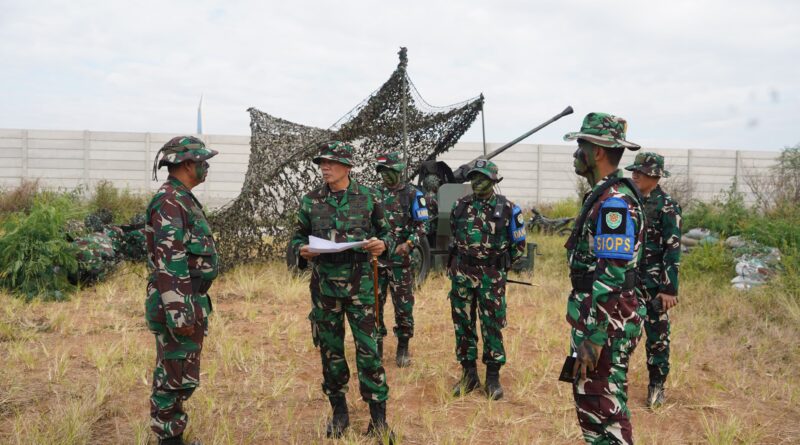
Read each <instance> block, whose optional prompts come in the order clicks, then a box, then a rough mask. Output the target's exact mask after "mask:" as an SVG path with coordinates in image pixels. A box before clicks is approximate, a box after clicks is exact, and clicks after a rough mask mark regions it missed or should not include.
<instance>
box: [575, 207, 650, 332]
mask: <svg viewBox="0 0 800 445" xmlns="http://www.w3.org/2000/svg"><path fill="white" fill-rule="evenodd" d="M595 215H597V216H596V220H595V221H593V223H594V224H595V227H596V229H595V236H594V246H593V249H594V252H595V256H596V257H597V265H596V267H595V272H594V284H593V285H592V302H591V308H590V310H589V319H588V320H586V328H587V330H588V331H589V332H588V335H587V338H588V339H589V340H590V341H591V342H592V343H594V344H598V345H603V344H605V342H606V340H607V339H608V332H607V330H608V323H609V312H612V311H613V310H614V308H615V307H616V306H617V304H618V300H619V296H620V294H621V293H622V291H623V288H622V287H623V285H624V283H625V271H626V270H627V269H628V265H629V264H630V262H631V261H632V260H634V255H635V251H636V239H637V234H638V233H639V230H640V227H641V221H640V220H639V218H640V216H641V215H640V214H639V212H636V211H635V209H634V208H633V205H632V204H630V203H628V202H627V201H626V200H624V199H622V198H620V197H612V198H609V199H607V200H605V201H604V202H603V203H602V204H601V205H600V208H599V209H598V212H597V213H596V214H595ZM633 268H634V269H635V265H634V267H633Z"/></svg>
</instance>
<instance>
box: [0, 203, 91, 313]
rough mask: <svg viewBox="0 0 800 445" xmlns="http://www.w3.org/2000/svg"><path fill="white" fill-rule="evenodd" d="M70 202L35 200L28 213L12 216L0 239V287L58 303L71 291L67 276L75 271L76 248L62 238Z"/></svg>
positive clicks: (7, 221) (70, 206) (69, 213)
mask: <svg viewBox="0 0 800 445" xmlns="http://www.w3.org/2000/svg"><path fill="white" fill-rule="evenodd" d="M72 208H73V207H72V201H71V200H70V199H69V198H68V197H61V198H58V199H55V200H53V201H48V200H43V199H36V200H35V201H34V203H33V206H32V207H31V209H30V213H28V214H25V213H22V212H18V213H14V214H12V215H11V216H10V217H9V218H8V219H7V220H6V221H5V222H4V223H3V232H4V233H3V236H2V237H0V285H2V286H4V287H6V288H8V289H9V290H11V291H12V292H14V293H16V294H18V295H21V296H23V297H25V298H26V299H28V300H30V299H32V298H35V297H37V296H38V297H41V298H44V299H54V300H62V299H65V298H66V297H67V294H68V293H69V292H71V291H72V290H74V288H73V286H72V285H71V284H70V283H69V281H68V278H67V275H68V274H70V273H74V272H76V271H77V268H78V261H77V258H76V255H77V249H76V248H75V247H73V246H72V245H71V244H70V243H69V242H68V241H67V240H66V238H65V234H64V225H65V224H66V222H67V220H68V219H69V218H70V217H72V216H73V215H72V214H71V212H74V210H70V209H72Z"/></svg>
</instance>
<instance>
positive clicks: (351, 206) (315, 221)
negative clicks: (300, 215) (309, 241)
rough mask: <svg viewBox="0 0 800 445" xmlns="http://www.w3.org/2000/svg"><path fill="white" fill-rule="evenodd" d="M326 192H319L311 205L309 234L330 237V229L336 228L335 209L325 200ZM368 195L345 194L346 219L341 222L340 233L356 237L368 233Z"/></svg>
mask: <svg viewBox="0 0 800 445" xmlns="http://www.w3.org/2000/svg"><path fill="white" fill-rule="evenodd" d="M327 197H328V193H320V194H319V195H318V196H316V197H315V200H314V203H313V204H312V206H311V235H313V236H316V237H318V238H323V239H330V238H331V230H335V229H336V221H335V218H336V209H335V208H334V207H333V206H332V205H330V204H329V203H328V202H326V199H327ZM368 204H369V197H368V196H367V195H365V194H361V193H348V195H347V207H348V210H347V221H346V223H345V224H341V226H342V229H341V233H342V234H350V235H352V236H353V237H355V238H358V239H366V238H367V236H368V235H369V228H370V214H371V211H370V209H369V205H368Z"/></svg>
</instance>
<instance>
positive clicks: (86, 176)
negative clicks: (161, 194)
mask: <svg viewBox="0 0 800 445" xmlns="http://www.w3.org/2000/svg"><path fill="white" fill-rule="evenodd" d="M173 136H175V135H173V134H163V133H122V132H92V131H53V130H15V129H8V130H3V129H0V186H2V187H13V186H16V185H19V184H20V183H21V182H22V180H23V179H28V180H33V179H39V180H40V182H41V184H43V185H45V186H48V187H55V188H57V187H62V188H73V187H76V186H78V185H81V184H84V185H86V186H88V187H89V188H92V187H93V186H94V185H95V184H96V183H97V182H98V181H100V180H110V181H113V182H114V184H115V185H117V186H119V187H127V188H129V189H131V190H137V191H142V192H149V191H154V190H156V189H157V188H158V186H159V184H160V181H159V182H156V181H152V180H151V174H152V173H151V169H152V162H153V157H154V156H155V154H156V152H157V151H158V149H159V148H160V147H161V146H162V145H163V144H164V143H165V142H166V141H167V140H169V139H170V138H172V137H173ZM202 138H203V140H205V141H206V143H207V144H208V145H209V146H211V147H213V148H214V149H216V150H219V152H220V154H219V156H217V157H216V158H214V160H213V163H212V169H211V173H210V175H209V180H208V181H207V182H206V183H204V184H203V185H201V186H199V187H198V190H196V191H197V195H198V197H199V198H200V199H201V200H202V201H203V202H206V203H208V204H209V205H211V206H212V207H213V206H219V205H222V204H224V203H226V202H228V201H230V200H231V199H233V198H235V197H236V196H237V195H238V194H239V190H240V189H241V186H242V183H243V181H244V174H245V172H246V171H247V163H248V159H249V156H250V137H249V136H231V135H203V136H202ZM487 145H488V146H487V149H488V151H489V152H491V151H492V150H494V149H495V148H497V147H499V146H500V145H501V144H487ZM574 150H575V146H574V145H535V144H519V145H517V146H515V147H513V148H511V149H509V150H508V151H506V152H505V153H503V154H501V155H500V156H498V157H497V158H495V161H496V162H497V164H498V166H499V168H500V174H501V175H502V176H503V177H504V178H505V179H504V180H503V182H502V183H501V184H500V185H501V190H502V192H503V193H504V194H506V195H507V196H508V197H509V198H510V199H511V200H513V201H515V202H517V203H519V204H521V205H523V206H530V205H536V204H542V203H547V202H552V201H557V200H559V199H563V198H571V197H576V196H577V184H578V177H577V176H576V175H575V174H574V173H573V170H572V153H573V152H574ZM648 150H650V151H656V152H658V153H661V154H663V155H664V156H665V157H666V161H667V169H668V170H670V171H671V172H672V173H673V176H676V179H678V180H681V179H685V178H686V177H687V175H688V178H690V179H691V182H692V183H693V186H694V195H693V196H694V198H697V199H701V200H710V199H713V198H714V197H715V196H717V195H719V193H720V192H721V191H724V190H726V189H727V188H728V187H730V185H731V184H732V182H733V181H734V179H737V180H738V184H739V186H740V190H742V191H743V192H744V193H745V196H746V198H747V199H748V200H749V201H752V199H753V197H752V196H751V195H750V193H749V189H748V188H747V184H746V180H745V177H746V176H747V175H758V174H764V173H765V172H766V171H767V169H768V168H769V166H771V165H773V164H774V163H775V159H776V158H777V156H778V154H779V153H778V152H774V151H772V152H767V151H734V150H704V149H689V150H687V149H668V148H652V149H648ZM481 154H483V145H482V144H480V143H459V144H457V145H456V146H455V147H454V148H453V149H452V150H451V151H450V152H449V153H446V154H445V155H444V156H443V159H444V160H445V161H447V163H448V164H449V165H450V166H451V167H453V168H455V167H458V166H459V165H460V164H462V163H464V162H466V161H468V160H470V159H473V158H475V157H477V156H479V155H481ZM634 156H635V153H633V152H627V153H626V154H625V157H624V158H623V160H622V164H623V165H627V164H629V163H631V162H632V161H633V157H634ZM166 175H167V173H166V171H165V170H163V169H162V170H161V171H160V172H159V178H160V179H164V178H165V177H166Z"/></svg>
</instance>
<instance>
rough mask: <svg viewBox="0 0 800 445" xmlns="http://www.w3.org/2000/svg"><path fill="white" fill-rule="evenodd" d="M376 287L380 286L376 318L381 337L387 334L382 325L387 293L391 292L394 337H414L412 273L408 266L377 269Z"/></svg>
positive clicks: (384, 326)
mask: <svg viewBox="0 0 800 445" xmlns="http://www.w3.org/2000/svg"><path fill="white" fill-rule="evenodd" d="M378 285H379V286H380V296H381V313H380V314H379V316H378V319H379V320H378V321H379V323H380V328H379V329H378V332H379V333H380V335H381V338H382V337H385V336H386V334H387V333H388V332H387V331H386V325H385V324H384V323H383V319H384V316H383V314H384V307H385V306H386V299H387V296H388V295H387V294H388V291H391V292H392V305H393V306H394V329H393V331H394V335H395V336H396V337H398V338H411V337H413V336H414V273H413V271H412V270H411V267H410V266H399V265H393V266H387V267H379V268H378Z"/></svg>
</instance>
